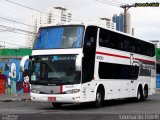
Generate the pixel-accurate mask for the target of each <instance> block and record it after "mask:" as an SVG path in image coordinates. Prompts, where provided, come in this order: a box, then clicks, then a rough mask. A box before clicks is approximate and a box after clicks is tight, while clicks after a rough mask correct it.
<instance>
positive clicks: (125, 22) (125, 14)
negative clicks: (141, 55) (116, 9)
mask: <svg viewBox="0 0 160 120" xmlns="http://www.w3.org/2000/svg"><path fill="white" fill-rule="evenodd" d="M120 7H121V8H123V9H124V32H125V33H127V10H128V9H129V8H131V7H135V4H132V5H128V4H127V5H121V6H120Z"/></svg>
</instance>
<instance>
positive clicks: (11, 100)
mask: <svg viewBox="0 0 160 120" xmlns="http://www.w3.org/2000/svg"><path fill="white" fill-rule="evenodd" d="M13 101H14V102H16V101H17V102H18V101H26V102H27V101H31V99H30V98H26V99H21V98H20V99H6V100H0V102H13Z"/></svg>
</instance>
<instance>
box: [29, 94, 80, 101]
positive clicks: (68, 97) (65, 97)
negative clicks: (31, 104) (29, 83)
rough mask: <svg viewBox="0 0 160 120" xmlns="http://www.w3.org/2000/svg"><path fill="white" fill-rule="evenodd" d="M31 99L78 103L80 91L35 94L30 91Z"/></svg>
mask: <svg viewBox="0 0 160 120" xmlns="http://www.w3.org/2000/svg"><path fill="white" fill-rule="evenodd" d="M30 95H31V100H32V101H39V102H52V103H80V93H74V94H54V95H53V94H52V95H51V94H37V93H32V92H31V93H30Z"/></svg>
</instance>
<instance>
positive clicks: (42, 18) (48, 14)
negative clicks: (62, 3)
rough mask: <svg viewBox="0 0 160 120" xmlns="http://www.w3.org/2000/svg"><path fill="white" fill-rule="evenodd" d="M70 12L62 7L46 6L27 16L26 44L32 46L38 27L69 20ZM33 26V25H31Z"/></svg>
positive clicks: (70, 18)
mask: <svg viewBox="0 0 160 120" xmlns="http://www.w3.org/2000/svg"><path fill="white" fill-rule="evenodd" d="M71 20H72V14H71V13H70V12H69V11H68V10H67V9H66V8H64V7H50V8H46V9H45V10H44V11H43V12H42V13H38V14H33V15H32V16H31V17H29V18H28V25H30V26H28V31H30V32H33V33H28V36H27V38H26V45H27V46H28V47H30V48H32V46H33V43H34V41H35V38H36V34H35V33H37V31H38V29H39V27H42V26H46V25H49V24H52V25H57V24H64V23H66V22H71ZM33 26H35V27H33Z"/></svg>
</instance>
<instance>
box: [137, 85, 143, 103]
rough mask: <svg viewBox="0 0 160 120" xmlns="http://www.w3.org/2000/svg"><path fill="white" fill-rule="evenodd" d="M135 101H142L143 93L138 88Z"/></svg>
mask: <svg viewBox="0 0 160 120" xmlns="http://www.w3.org/2000/svg"><path fill="white" fill-rule="evenodd" d="M136 99H137V101H141V100H142V99H143V92H142V89H140V88H138V91H137V98H136Z"/></svg>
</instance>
